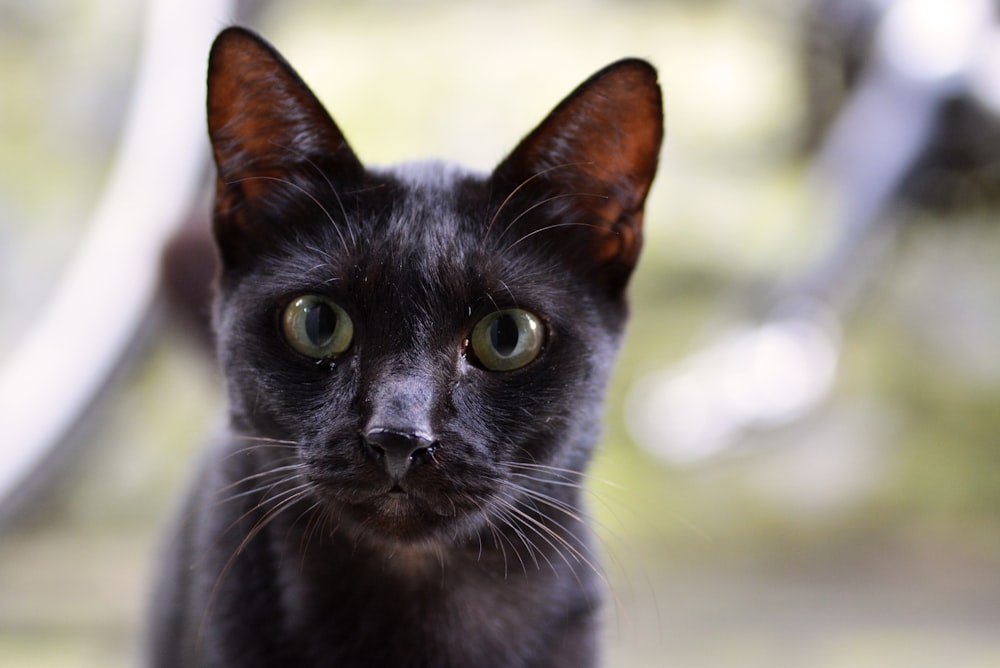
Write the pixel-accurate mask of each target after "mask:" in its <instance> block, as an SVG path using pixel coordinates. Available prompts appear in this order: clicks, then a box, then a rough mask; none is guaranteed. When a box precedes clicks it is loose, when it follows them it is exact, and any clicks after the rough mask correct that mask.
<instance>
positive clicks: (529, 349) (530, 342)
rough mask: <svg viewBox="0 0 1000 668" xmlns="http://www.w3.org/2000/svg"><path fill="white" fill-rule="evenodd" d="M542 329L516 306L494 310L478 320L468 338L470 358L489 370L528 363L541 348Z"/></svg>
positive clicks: (540, 325) (511, 367) (508, 369)
mask: <svg viewBox="0 0 1000 668" xmlns="http://www.w3.org/2000/svg"><path fill="white" fill-rule="evenodd" d="M544 339H545V334H544V329H543V327H542V324H541V322H540V321H539V320H538V318H537V317H536V316H534V315H532V314H531V313H529V312H527V311H525V310H523V309H518V308H512V309H507V310H505V311H497V312H494V313H491V314H489V315H487V316H486V317H485V318H483V319H482V320H480V321H479V322H478V323H477V324H476V326H475V327H474V328H473V329H472V336H470V337H469V344H470V349H471V352H472V355H473V359H474V360H475V361H476V363H478V364H479V365H480V366H481V367H483V368H485V369H487V370H489V371H513V370H514V369H520V368H521V367H523V366H527V365H528V364H529V363H530V362H532V361H533V360H534V359H535V358H536V357H538V355H539V353H540V352H541V350H542V344H543V342H544Z"/></svg>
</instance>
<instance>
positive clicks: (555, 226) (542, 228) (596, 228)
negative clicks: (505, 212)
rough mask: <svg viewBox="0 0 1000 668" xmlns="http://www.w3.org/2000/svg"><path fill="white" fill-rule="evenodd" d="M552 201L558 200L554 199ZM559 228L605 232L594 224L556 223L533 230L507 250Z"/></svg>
mask: <svg viewBox="0 0 1000 668" xmlns="http://www.w3.org/2000/svg"><path fill="white" fill-rule="evenodd" d="M560 197H569V195H560ZM593 197H600V195H593ZM551 199H556V198H555V197H553V198H551ZM549 201H551V200H549ZM544 203H545V202H540V204H544ZM532 208H534V207H532ZM529 210H530V209H529ZM525 213H527V211H525ZM557 227H592V228H593V229H595V230H604V229H605V228H603V227H601V226H600V225H594V224H593V223H555V224H553V225H546V226H545V227H539V228H538V229H536V230H532V231H531V232H528V233H527V234H525V235H524V236H522V237H521V238H520V239H518V240H517V241H515V242H514V243H512V244H511V245H510V246H508V247H507V248H508V250H509V249H511V248H513V247H514V246H516V245H518V244H519V243H521V242H522V241H524V240H526V239H528V238H530V237H533V236H535V235H536V234H541V233H542V232H545V231H547V230H554V229H555V228H557Z"/></svg>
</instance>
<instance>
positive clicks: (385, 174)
mask: <svg viewBox="0 0 1000 668" xmlns="http://www.w3.org/2000/svg"><path fill="white" fill-rule="evenodd" d="M208 120H209V129H210V135H211V139H212V146H213V150H214V156H215V161H216V165H217V168H218V180H217V191H216V201H215V212H214V231H215V236H216V240H217V243H218V247H219V251H220V256H221V258H222V274H221V280H220V291H219V296H218V300H217V304H216V313H215V318H216V327H217V333H218V341H219V349H220V357H221V360H222V363H223V366H224V369H225V374H226V378H227V382H228V390H229V396H230V402H231V417H232V422H233V425H234V428H235V429H236V430H237V431H238V432H240V433H242V434H246V435H249V436H253V437H262V438H266V439H272V440H273V442H275V443H276V444H278V443H279V442H281V443H285V444H293V445H292V448H293V453H292V455H291V458H290V459H289V458H288V449H287V448H285V449H279V448H276V449H275V454H274V457H273V458H272V460H271V461H272V463H273V465H274V466H275V468H276V470H277V467H278V466H281V465H287V466H289V468H287V469H282V470H285V471H290V472H291V474H290V475H292V476H294V477H295V479H296V480H298V481H301V482H304V483H306V485H307V487H308V489H309V491H310V495H311V496H312V497H313V498H314V499H315V500H318V501H319V502H320V503H322V504H325V505H326V507H327V508H328V509H329V510H331V511H332V512H333V514H335V515H336V516H337V517H338V518H340V519H341V520H342V522H344V523H346V524H347V525H350V526H353V527H354V528H355V529H358V530H360V531H364V532H369V533H370V534H372V535H378V536H382V537H384V538H389V539H399V540H406V541H425V540H432V539H452V538H456V537H461V536H463V535H467V534H468V533H469V532H472V531H475V530H477V529H479V528H481V527H484V526H486V523H488V522H493V523H497V522H501V521H503V517H504V516H505V515H507V516H509V515H511V514H513V513H514V512H516V511H515V510H512V509H515V508H519V507H520V506H519V504H523V503H525V502H527V501H530V499H529V497H530V496H531V495H532V494H538V493H540V490H543V489H545V488H553V489H556V490H559V489H560V487H559V486H560V484H564V483H565V482H566V479H567V476H568V475H570V474H569V473H568V472H573V471H581V470H582V469H583V467H584V466H585V465H586V462H587V460H588V458H589V455H590V450H591V448H592V447H593V444H594V441H595V439H596V435H597V432H598V421H599V414H600V411H601V399H602V395H603V392H604V387H605V385H606V382H607V379H608V375H609V367H610V364H611V362H612V360H613V357H614V354H615V351H616V349H617V346H618V342H619V339H620V335H621V331H622V327H623V324H624V319H625V315H626V307H625V299H624V290H625V286H626V283H627V281H628V278H629V275H630V274H631V272H632V269H633V267H634V266H635V263H636V259H637V257H638V253H639V247H640V245H641V237H642V229H641V227H642V216H643V205H644V201H645V198H646V194H647V192H648V190H649V187H650V183H651V181H652V179H653V176H654V173H655V171H656V165H657V159H658V153H659V147H660V141H661V137H662V109H661V102H660V91H659V87H658V86H657V83H656V73H655V71H654V70H653V69H652V67H650V66H649V65H648V64H647V63H645V62H642V61H638V60H625V61H621V62H619V63H616V64H614V65H611V66H610V67H608V68H606V69H604V70H602V71H601V72H599V73H597V74H596V75H594V76H593V77H592V78H590V79H589V80H588V81H587V82H585V83H584V84H583V85H581V86H580V87H579V88H578V89H577V90H576V91H574V92H573V93H572V94H571V95H570V96H569V97H567V98H566V99H565V100H564V101H563V102H562V103H561V104H560V105H559V106H558V107H557V108H556V109H555V110H554V111H552V113H551V114H550V115H549V116H548V117H547V118H546V119H545V120H544V121H543V122H542V123H541V125H539V126H538V127H537V128H536V129H535V130H534V131H533V132H531V133H530V134H529V135H528V136H527V137H526V138H525V139H524V140H522V142H521V143H520V145H518V146H517V148H516V149H515V150H514V151H513V152H512V153H511V154H510V155H509V156H508V157H507V158H506V159H505V160H503V161H502V162H501V163H500V165H499V166H498V167H497V168H496V170H494V172H493V173H492V174H487V175H481V174H473V173H469V172H466V171H463V170H460V169H457V168H453V167H447V166H443V165H440V164H436V163H428V164H415V165H407V166H404V167H399V168H393V169H386V170H369V169H366V168H365V167H364V166H363V165H362V163H361V162H360V160H359V159H358V158H357V156H356V155H355V153H354V152H353V151H352V149H351V148H350V146H349V145H348V143H347V141H346V140H345V139H344V135H343V134H342V133H341V131H340V130H339V128H338V127H337V125H336V124H335V123H334V122H333V120H331V118H330V117H329V115H328V114H327V112H326V111H325V110H324V108H323V106H322V105H321V104H320V102H319V101H318V100H317V99H316V97H315V96H314V95H313V94H312V93H311V92H310V91H309V89H308V88H307V87H306V85H305V84H304V83H303V82H302V81H301V79H300V78H299V77H298V76H297V75H296V74H295V73H294V71H293V70H292V69H291V68H290V67H289V66H288V65H287V64H286V63H285V61H284V60H283V59H282V58H281V57H280V56H279V55H278V54H277V53H276V52H275V51H274V50H273V48H271V47H270V46H269V45H268V44H266V43H265V42H263V41H262V40H261V39H260V38H259V37H257V36H255V35H253V34H252V33H249V32H247V31H245V30H242V29H238V28H231V29H228V30H226V31H224V32H223V33H222V34H221V35H220V36H219V38H218V39H217V40H216V43H215V45H214V47H213V49H212V54H211V57H210V64H209V75H208ZM282 453H284V454H282ZM532 490H534V492H533V491H532ZM558 496H559V497H560V498H562V497H564V496H565V494H562V493H560V494H558Z"/></svg>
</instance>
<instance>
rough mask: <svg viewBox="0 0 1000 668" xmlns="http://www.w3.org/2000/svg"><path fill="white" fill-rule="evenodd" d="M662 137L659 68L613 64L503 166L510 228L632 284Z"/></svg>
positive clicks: (498, 184)
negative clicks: (646, 204)
mask: <svg viewBox="0 0 1000 668" xmlns="http://www.w3.org/2000/svg"><path fill="white" fill-rule="evenodd" d="M662 140H663V103H662V99H661V94H660V87H659V85H658V83H657V75H656V70H655V69H654V68H653V66H652V65H650V64H649V63H647V62H645V61H643V60H638V59H626V60H622V61H619V62H617V63H614V64H612V65H609V66H608V67H606V68H604V69H603V70H601V71H600V72H598V73H597V74H595V75H593V76H592V77H591V78H590V79H588V80H587V81H585V82H584V83H583V84H582V85H580V86H579V87H578V88H577V89H576V90H575V91H574V92H573V93H571V94H570V95H569V96H568V97H567V98H566V99H565V100H563V101H562V102H561V103H560V104H559V106H557V107H556V108H555V109H554V110H553V111H552V112H551V113H550V114H549V115H548V117H547V118H546V119H545V120H544V121H542V123H541V124H540V125H539V126H538V127H537V128H535V130H534V131H533V132H531V134H529V135H528V136H527V137H526V138H525V139H523V140H522V141H521V143H520V144H519V145H518V147H517V148H516V149H514V151H513V152H512V153H511V154H510V156H509V157H508V158H507V159H506V160H504V161H503V162H502V163H501V164H500V166H499V167H497V169H496V170H495V171H494V174H493V183H494V193H497V192H499V193H501V198H505V199H502V201H503V204H501V205H500V214H501V216H500V217H501V219H502V218H505V217H510V218H512V222H508V223H503V220H497V221H495V225H497V226H499V225H503V228H502V229H504V230H507V228H508V227H512V228H514V229H515V230H516V232H517V234H518V235H519V236H518V237H517V238H518V239H524V238H526V237H527V236H533V235H541V236H543V237H545V238H546V239H547V243H548V244H549V245H552V246H557V247H558V249H557V250H558V252H562V253H564V254H566V253H567V252H568V253H571V254H572V255H573V258H572V259H573V260H574V261H576V262H578V263H582V264H583V265H584V267H585V269H586V270H587V271H588V272H590V271H596V272H598V274H599V275H600V276H601V277H602V278H603V280H605V281H606V282H607V283H608V286H609V287H610V288H611V289H612V291H619V290H621V289H622V288H624V286H625V284H626V282H627V281H628V277H629V275H630V274H631V272H632V269H633V268H634V266H635V263H636V260H637V259H638V256H639V249H640V247H641V245H642V219H643V208H644V205H645V201H646V195H647V193H648V192H649V188H650V185H651V184H652V181H653V177H654V176H655V174H656V167H657V164H658V161H659V154H660V144H661V142H662ZM505 210H506V213H505Z"/></svg>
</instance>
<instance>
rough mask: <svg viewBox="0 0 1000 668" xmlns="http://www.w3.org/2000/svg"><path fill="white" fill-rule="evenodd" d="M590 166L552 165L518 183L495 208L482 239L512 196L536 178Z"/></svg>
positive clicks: (580, 163) (573, 163)
mask: <svg viewBox="0 0 1000 668" xmlns="http://www.w3.org/2000/svg"><path fill="white" fill-rule="evenodd" d="M590 164H593V163H592V162H566V163H562V164H558V165H552V166H551V167H548V168H546V169H543V170H542V171H540V172H536V173H534V174H532V175H531V176H529V177H528V178H526V179H525V180H523V181H521V183H519V184H518V186H517V187H516V188H514V189H513V190H512V191H511V192H510V194H509V195H507V197H505V198H504V200H503V202H501V203H500V206H499V207H498V208H497V210H496V212H495V213H494V214H493V217H492V218H491V219H490V222H489V223H488V224H487V225H486V232H485V233H484V234H483V238H484V239H485V238H486V237H488V236H489V235H490V230H491V229H493V225H494V223H496V222H497V218H499V217H500V214H501V213H502V212H503V210H504V209H505V208H506V207H507V204H509V203H510V201H511V200H512V199H513V198H514V196H515V195H516V194H517V193H519V192H520V191H521V189H522V188H524V187H525V186H527V185H528V184H529V183H531V182H532V181H534V180H535V179H538V178H541V177H542V176H545V175H546V174H548V173H549V172H554V171H556V170H557V169H565V168H566V167H580V166H583V165H590ZM506 231H507V230H504V232H506ZM500 236H501V237H502V236H503V233H501V235H500Z"/></svg>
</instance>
